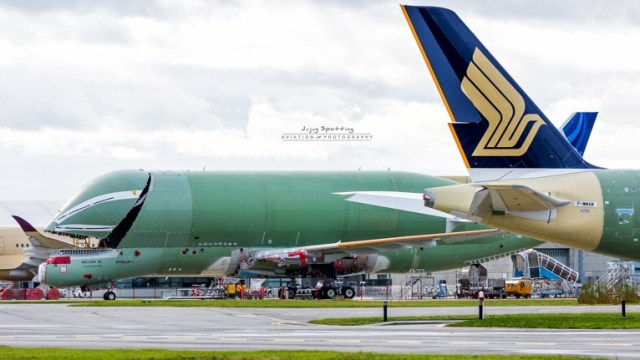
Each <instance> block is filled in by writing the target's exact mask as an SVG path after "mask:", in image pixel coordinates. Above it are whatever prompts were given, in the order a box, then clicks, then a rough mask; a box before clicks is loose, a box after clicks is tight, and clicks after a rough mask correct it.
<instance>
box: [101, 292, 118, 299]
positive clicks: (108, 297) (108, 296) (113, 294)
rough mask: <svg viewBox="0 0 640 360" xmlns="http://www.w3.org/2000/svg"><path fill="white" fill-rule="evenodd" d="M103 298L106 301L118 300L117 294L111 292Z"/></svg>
mask: <svg viewBox="0 0 640 360" xmlns="http://www.w3.org/2000/svg"><path fill="white" fill-rule="evenodd" d="M102 298H103V299H105V300H115V299H116V293H114V292H113V291H111V290H109V291H107V292H106V293H104V295H102Z"/></svg>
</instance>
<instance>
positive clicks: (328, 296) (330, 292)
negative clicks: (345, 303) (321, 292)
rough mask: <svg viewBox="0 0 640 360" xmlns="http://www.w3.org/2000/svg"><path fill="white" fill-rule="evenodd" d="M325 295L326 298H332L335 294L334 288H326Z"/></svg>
mask: <svg viewBox="0 0 640 360" xmlns="http://www.w3.org/2000/svg"><path fill="white" fill-rule="evenodd" d="M326 295H327V299H333V297H334V296H336V289H334V288H328V289H327V292H326Z"/></svg>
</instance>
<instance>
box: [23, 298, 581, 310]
mask: <svg viewBox="0 0 640 360" xmlns="http://www.w3.org/2000/svg"><path fill="white" fill-rule="evenodd" d="M21 303H24V302H21ZM37 303H44V302H37ZM46 303H50V302H46ZM68 303H70V304H72V306H103V307H118V306H136V307H225V308H226V307H230V308H371V307H382V304H383V302H382V301H380V300H378V301H369V300H365V301H359V300H357V301H356V300H340V301H338V300H116V301H105V300H78V301H70V302H68ZM387 304H388V306H389V307H394V308H395V307H469V306H478V301H477V300H463V299H461V300H403V301H400V300H399V301H388V302H387ZM484 304H485V306H487V307H491V306H545V305H547V306H570V305H578V302H577V300H576V299H519V300H516V299H505V300H503V299H492V300H486V301H485V303H484Z"/></svg>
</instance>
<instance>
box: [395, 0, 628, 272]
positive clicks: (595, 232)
mask: <svg viewBox="0 0 640 360" xmlns="http://www.w3.org/2000/svg"><path fill="white" fill-rule="evenodd" d="M402 9H403V11H404V13H405V16H406V18H407V21H408V22H409V25H410V27H411V29H412V31H413V34H414V36H415V38H416V41H417V42H418V46H419V47H420V50H421V52H422V55H423V56H424V59H425V61H426V63H427V65H428V67H429V70H430V72H431V75H432V76H433V79H434V81H435V83H436V87H437V88H438V91H439V92H440V94H441V96H442V99H443V101H444V104H445V106H446V108H447V110H448V112H449V115H450V116H451V119H452V120H453V123H451V124H450V129H451V132H452V134H453V137H454V139H455V141H456V143H457V144H458V148H459V150H460V153H461V155H462V158H463V160H464V162H465V164H466V166H467V168H468V169H469V173H470V175H471V177H472V179H473V181H474V183H470V184H463V185H453V186H446V187H441V188H437V189H436V188H430V189H426V190H425V193H424V203H425V205H426V206H428V207H432V208H434V209H436V210H440V211H443V212H446V213H449V214H452V215H455V216H459V217H462V218H465V219H468V220H472V221H476V222H479V223H482V224H485V225H489V226H492V227H495V228H498V229H501V230H506V231H509V232H514V233H518V234H521V235H525V236H530V237H533V238H536V239H539V240H546V241H553V242H557V243H563V244H565V245H568V246H571V247H576V248H580V249H584V250H588V251H595V252H598V253H603V254H606V255H611V256H616V257H621V258H629V259H635V260H640V241H639V238H640V229H639V226H638V225H639V224H637V223H636V222H639V221H640V219H638V217H637V215H635V214H636V212H635V204H640V171H631V170H625V171H620V170H605V169H601V168H598V167H596V166H593V165H591V164H590V163H588V162H587V161H585V160H584V159H583V158H582V156H581V155H580V153H579V151H577V150H576V149H574V147H573V146H571V144H570V142H569V141H568V140H567V138H566V137H565V136H563V135H562V134H561V133H560V132H559V131H558V130H557V129H556V128H555V127H554V126H552V124H551V123H550V122H549V120H548V119H547V117H546V116H545V115H544V114H543V113H542V111H540V109H539V108H538V107H537V106H536V105H535V104H534V103H533V101H532V100H531V99H530V98H529V97H528V96H527V94H526V93H525V92H524V91H523V90H522V88H520V86H518V84H516V82H515V81H514V80H513V78H512V77H511V76H510V75H509V74H508V73H507V72H506V71H505V69H504V68H503V67H502V66H501V65H500V64H499V63H498V61H497V60H496V59H495V58H494V57H493V55H491V53H490V52H489V51H488V50H487V48H485V47H484V46H483V45H482V43H481V42H480V41H479V40H478V39H477V38H476V36H475V35H474V34H473V33H472V32H471V31H470V30H469V28H467V26H466V25H465V24H464V23H463V22H462V20H460V18H459V17H458V16H457V15H456V14H455V13H454V12H452V11H450V10H447V9H441V8H433V7H413V6H403V7H402ZM639 212H640V208H639Z"/></svg>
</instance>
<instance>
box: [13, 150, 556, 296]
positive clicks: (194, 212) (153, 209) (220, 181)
mask: <svg viewBox="0 0 640 360" xmlns="http://www.w3.org/2000/svg"><path fill="white" fill-rule="evenodd" d="M565 141H566V139H565ZM455 184H457V183H456V182H454V181H451V180H447V179H443V178H436V177H430V176H426V175H419V174H411V173H402V172H179V171H177V172H176V171H173V172H172V171H156V172H149V173H146V172H144V171H119V172H113V173H109V174H106V175H104V176H102V177H99V178H97V179H95V180H93V181H92V182H90V183H89V184H87V185H86V186H85V187H84V188H83V189H82V190H81V191H80V192H79V193H78V194H77V195H76V196H74V197H73V198H72V199H71V200H69V202H68V203H67V204H66V205H65V206H64V207H63V208H62V209H61V210H60V212H59V213H58V214H57V215H56V217H55V218H54V220H53V221H52V222H51V223H50V224H49V225H48V226H47V228H46V231H47V232H49V233H53V234H60V235H68V236H75V237H99V238H101V244H102V247H101V248H100V249H80V250H78V249H69V250H66V249H62V250H59V251H57V252H55V253H53V254H52V255H51V256H50V257H49V258H48V259H47V260H46V261H45V262H44V263H42V264H41V265H40V267H39V271H38V277H39V280H40V281H41V282H43V283H46V284H48V285H51V286H56V287H64V286H76V285H96V284H105V283H109V282H111V281H113V280H116V279H122V278H131V277H138V276H224V275H232V274H237V273H238V272H243V273H250V274H253V275H256V276H272V277H293V276H308V275H322V276H329V277H334V276H335V275H344V274H349V273H363V272H367V273H376V272H381V271H384V272H406V271H408V270H409V269H412V268H422V269H425V270H427V271H437V270H444V269H451V268H457V267H460V266H463V265H465V264H469V263H474V262H477V260H479V259H482V258H486V257H491V256H495V255H500V254H511V253H514V252H516V251H519V250H522V249H526V248H530V247H533V246H536V245H538V244H540V242H539V241H536V240H533V239H529V238H524V237H522V236H519V235H512V234H508V233H504V232H502V231H499V230H496V229H490V228H485V227H483V226H480V225H477V224H473V223H470V222H465V221H462V220H461V219H459V218H457V217H455V216H450V215H447V214H444V213H442V212H439V211H434V210H432V209H430V208H427V207H424V206H421V208H420V209H414V212H418V213H419V214H421V215H430V216H428V217H424V216H421V215H417V214H413V213H411V212H403V211H396V210H389V209H383V208H373V207H371V206H367V205H360V204H357V203H355V202H352V201H344V195H349V194H350V193H351V192H352V190H353V189H358V190H360V191H379V192H389V193H396V194H414V193H416V191H417V190H420V191H421V190H422V189H423V188H424V187H425V186H427V187H429V188H437V187H447V188H448V187H450V186H454V185H455ZM16 220H17V221H18V223H19V224H20V226H21V227H22V228H23V230H24V231H25V233H26V234H27V236H30V237H34V238H38V237H46V235H43V234H41V233H40V232H38V231H37V230H36V229H35V228H33V227H32V226H30V225H29V224H28V223H27V222H26V221H24V220H23V219H20V218H16ZM337 262H340V263H341V265H340V267H337V266H336V263H337ZM339 271H340V272H341V273H338V272H339ZM349 290H350V291H351V292H349ZM344 291H345V292H346V293H345V296H347V297H352V296H353V295H354V292H353V289H345V290H344ZM105 299H107V300H112V299H115V293H113V292H112V291H109V292H107V293H105Z"/></svg>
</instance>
